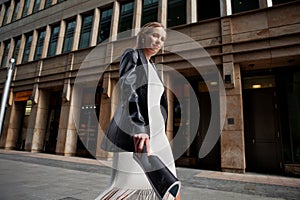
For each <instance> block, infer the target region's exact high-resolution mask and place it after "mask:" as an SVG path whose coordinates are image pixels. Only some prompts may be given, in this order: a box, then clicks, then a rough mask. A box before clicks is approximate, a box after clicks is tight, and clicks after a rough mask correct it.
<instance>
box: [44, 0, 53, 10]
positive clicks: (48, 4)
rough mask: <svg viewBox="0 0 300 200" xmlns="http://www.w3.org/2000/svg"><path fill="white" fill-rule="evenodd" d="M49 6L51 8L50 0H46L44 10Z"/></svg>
mask: <svg viewBox="0 0 300 200" xmlns="http://www.w3.org/2000/svg"><path fill="white" fill-rule="evenodd" d="M50 6H52V0H47V1H46V3H45V8H49V7H50Z"/></svg>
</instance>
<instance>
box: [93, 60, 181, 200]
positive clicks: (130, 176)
mask: <svg viewBox="0 0 300 200" xmlns="http://www.w3.org/2000/svg"><path fill="white" fill-rule="evenodd" d="M154 67H155V66H153V65H152V64H150V63H148V97H147V98H148V113H149V114H148V115H149V127H150V154H151V155H157V156H158V157H159V158H160V159H161V160H162V161H163V163H164V164H165V165H166V166H167V167H168V168H169V170H170V171H171V172H172V173H173V174H174V175H175V176H176V169H175V164H174V158H173V154H172V150H171V147H170V144H169V141H168V138H167V136H166V134H165V122H164V118H163V116H162V113H161V108H160V99H161V96H162V94H163V91H164V86H163V84H162V82H161V80H160V78H159V77H158V74H157V72H156V70H155V69H154ZM132 156H133V153H132V152H117V153H115V154H114V159H113V172H112V177H111V182H110V186H109V188H108V189H107V190H105V191H104V192H103V193H102V194H101V195H100V196H98V197H97V198H96V200H100V199H101V200H116V199H126V200H155V199H158V198H157V197H156V195H155V193H154V190H153V189H152V187H151V185H150V183H149V182H148V179H147V177H146V175H145V174H144V172H143V170H142V168H141V167H140V166H139V165H138V163H137V162H136V161H135V160H134V159H133V157H132ZM169 199H174V198H173V197H172V196H171V195H169Z"/></svg>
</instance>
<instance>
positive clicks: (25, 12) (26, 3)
mask: <svg viewBox="0 0 300 200" xmlns="http://www.w3.org/2000/svg"><path fill="white" fill-rule="evenodd" d="M29 5H30V0H25V4H24V8H23V13H22V17H25V16H27V13H28V9H29Z"/></svg>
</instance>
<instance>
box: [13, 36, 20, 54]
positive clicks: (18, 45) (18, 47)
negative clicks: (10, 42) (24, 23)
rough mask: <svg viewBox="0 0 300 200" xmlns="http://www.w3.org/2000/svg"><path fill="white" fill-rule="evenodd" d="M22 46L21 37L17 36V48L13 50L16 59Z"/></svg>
mask: <svg viewBox="0 0 300 200" xmlns="http://www.w3.org/2000/svg"><path fill="white" fill-rule="evenodd" d="M20 46H21V37H17V38H15V48H14V52H13V56H12V57H13V58H14V59H15V60H17V59H18V55H19V51H20Z"/></svg>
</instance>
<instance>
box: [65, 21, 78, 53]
mask: <svg viewBox="0 0 300 200" xmlns="http://www.w3.org/2000/svg"><path fill="white" fill-rule="evenodd" d="M75 26H76V21H75V20H73V21H69V22H67V29H66V33H65V40H64V46H63V53H66V52H70V51H71V50H72V46H73V40H74V32H75Z"/></svg>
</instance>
